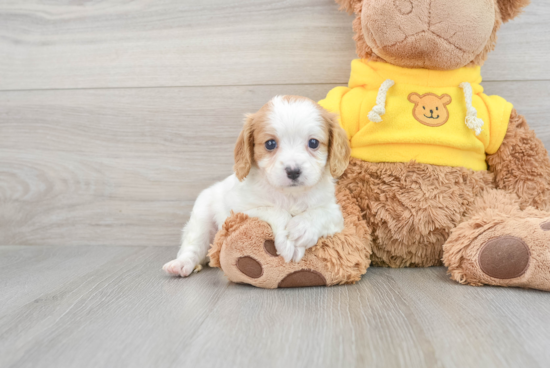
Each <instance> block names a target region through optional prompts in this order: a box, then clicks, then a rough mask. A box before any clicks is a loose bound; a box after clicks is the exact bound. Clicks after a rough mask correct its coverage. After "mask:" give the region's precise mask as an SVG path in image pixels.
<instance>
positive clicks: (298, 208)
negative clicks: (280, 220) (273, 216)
mask: <svg viewBox="0 0 550 368" xmlns="http://www.w3.org/2000/svg"><path fill="white" fill-rule="evenodd" d="M307 208H308V205H307V204H306V203H295V204H293V205H292V206H291V207H290V209H289V210H288V212H290V214H291V215H292V216H293V217H294V216H297V215H299V214H301V213H304V212H306V211H307Z"/></svg>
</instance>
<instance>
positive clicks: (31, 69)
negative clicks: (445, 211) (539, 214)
mask: <svg viewBox="0 0 550 368" xmlns="http://www.w3.org/2000/svg"><path fill="white" fill-rule="evenodd" d="M337 8H338V6H337V5H336V4H335V3H334V2H333V0H281V1H272V0H200V1H197V0H155V1H151V0H70V1H66V0H65V1H44V0H25V1H21V0H2V1H0V55H1V57H0V368H8V367H13V368H16V367H17V368H19V367H33V368H34V367H47V368H63V367H71V368H72V367H78V368H80V367H132V368H138V367H159V368H160V367H172V366H173V367H284V368H294V367H366V366H368V367H484V368H485V367H499V368H500V367H522V368H527V367H550V349H549V347H550V294H549V293H542V292H538V291H532V290H531V291H530V290H518V289H516V290H512V289H503V288H491V287H483V288H473V287H466V286H461V285H458V284H456V283H454V282H451V281H450V280H449V278H448V277H447V276H446V275H445V269H443V268H430V269H406V270H391V269H370V270H369V272H368V273H367V275H366V276H365V277H364V278H363V280H362V281H361V282H359V283H358V284H357V285H353V286H345V287H334V288H311V289H297V290H277V291H270V290H259V289H255V288H252V287H247V286H242V285H235V284H231V283H229V282H227V280H226V279H225V278H224V276H223V274H222V273H221V272H220V271H219V270H217V269H206V270H204V271H203V272H201V273H199V274H197V275H193V276H192V277H191V278H189V279H185V280H182V279H175V278H169V277H167V276H165V275H163V274H162V272H161V271H160V268H161V266H162V264H163V263H164V262H166V261H168V260H170V259H171V258H172V257H173V256H174V255H175V254H176V249H177V246H178V242H179V238H180V235H181V228H182V225H183V224H184V222H185V221H186V220H187V218H188V216H189V212H190V209H191V206H192V204H193V201H194V199H195V197H196V196H197V194H198V193H199V192H200V190H202V189H203V188H205V187H206V186H208V185H210V184H212V183H213V182H215V181H218V180H220V179H222V178H224V177H225V176H226V175H228V174H229V173H230V172H231V167H232V163H233V158H232V151H233V145H234V142H235V140H236V138H237V135H238V133H239V131H240V129H241V126H242V119H243V116H244V114H245V113H248V112H253V111H256V110H257V109H258V108H260V107H261V106H262V105H263V104H264V103H265V102H266V101H268V100H269V99H270V98H271V97H273V96H274V95H276V94H297V95H304V96H307V97H310V98H313V99H316V100H318V99H321V98H323V97H324V96H325V95H326V93H327V91H329V90H330V89H331V88H333V87H334V86H336V85H343V84H346V82H347V80H348V77H349V71H350V62H351V60H352V59H353V58H354V57H355V46H354V42H353V40H352V31H351V21H352V17H350V16H348V15H346V14H344V13H341V12H338V11H337ZM548 19H550V1H547V0H539V1H533V4H532V5H531V6H530V7H529V8H527V10H526V12H525V13H524V14H523V15H522V16H521V17H519V18H518V19H516V20H514V21H513V22H511V23H509V24H506V25H504V26H503V27H502V30H501V31H500V32H499V40H498V44H497V47H496V49H495V51H494V52H493V53H491V54H490V56H489V60H488V61H487V63H486V65H485V66H484V67H483V68H482V74H483V76H484V83H483V86H484V87H485V90H486V92H487V93H488V94H498V95H501V96H503V97H505V98H506V99H508V100H509V101H511V102H512V103H513V104H514V106H515V107H516V108H517V110H518V111H519V113H521V114H523V115H525V116H526V118H527V121H528V122H529V124H530V126H531V127H532V128H533V129H534V130H535V132H536V133H537V135H538V136H539V137H540V138H541V139H542V140H543V142H544V143H545V145H546V147H550V124H549V123H548V119H549V116H550V22H548Z"/></svg>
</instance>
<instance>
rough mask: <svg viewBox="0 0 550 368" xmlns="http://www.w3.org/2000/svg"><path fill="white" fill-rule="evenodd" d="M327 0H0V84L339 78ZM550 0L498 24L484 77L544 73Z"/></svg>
mask: <svg viewBox="0 0 550 368" xmlns="http://www.w3.org/2000/svg"><path fill="white" fill-rule="evenodd" d="M337 8H338V7H337V5H336V4H335V3H334V2H333V0H293V1H278V2H273V1H268V0H255V1H250V0H231V1H229V2H228V1H227V0H207V1H192V0H185V1H181V0H158V1H148V0H135V1H127V0H116V1H72V2H44V1H42V0H28V1H24V2H22V1H18V0H5V1H2V2H0V55H2V58H0V90H14V89H55V88H99V87H112V88H119V87H146V86H149V87H150V86H153V87H157V86H207V85H257V84H311V83H332V84H335V83H345V82H346V81H347V80H348V77H349V65H350V61H351V60H352V59H353V58H354V57H355V45H354V42H353V41H352V30H351V21H352V17H350V16H348V15H346V14H344V13H340V12H338V11H337ZM549 17H550V2H548V1H536V2H533V4H532V5H531V6H530V7H529V8H528V9H527V11H526V12H525V14H524V15H522V16H521V17H520V18H518V19H517V20H515V21H514V22H512V23H510V24H507V25H505V26H504V27H503V29H502V31H501V33H500V37H499V44H498V45H497V48H496V51H495V52H493V53H492V54H491V56H490V60H489V62H488V63H487V65H486V67H485V71H484V75H485V78H486V80H488V81H490V80H497V81H502V80H526V79H529V80H548V75H549V73H550V64H549V63H548V62H547V61H548V59H549V58H550V24H549V23H548V22H547V19H548V18H549Z"/></svg>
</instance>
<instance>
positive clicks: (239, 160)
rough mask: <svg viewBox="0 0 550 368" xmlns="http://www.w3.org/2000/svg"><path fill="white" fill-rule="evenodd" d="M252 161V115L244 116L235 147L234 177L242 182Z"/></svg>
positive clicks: (248, 171)
mask: <svg viewBox="0 0 550 368" xmlns="http://www.w3.org/2000/svg"><path fill="white" fill-rule="evenodd" d="M253 161H254V114H249V115H246V120H245V122H244V127H243V130H242V131H241V134H239V138H238V139H237V144H236V145H235V165H234V166H233V170H235V175H236V176H237V179H239V181H243V180H244V179H245V178H246V177H247V176H248V173H250V169H251V168H252V163H253Z"/></svg>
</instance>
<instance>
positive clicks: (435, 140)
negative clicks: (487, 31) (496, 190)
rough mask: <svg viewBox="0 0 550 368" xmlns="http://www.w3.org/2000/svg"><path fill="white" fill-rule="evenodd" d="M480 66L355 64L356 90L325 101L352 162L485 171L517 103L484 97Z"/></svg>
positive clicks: (347, 89) (353, 81) (333, 92)
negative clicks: (346, 140) (342, 133)
mask: <svg viewBox="0 0 550 368" xmlns="http://www.w3.org/2000/svg"><path fill="white" fill-rule="evenodd" d="M480 83H481V74H480V68H479V67H473V68H472V67H465V68H461V69H457V70H451V71H438V70H428V69H406V68H401V67H398V66H394V65H391V64H387V63H382V62H373V61H366V60H354V61H353V62H352V64H351V77H350V81H349V87H336V88H334V89H332V90H331V91H330V92H329V93H328V95H327V97H326V98H325V99H324V100H322V101H320V102H319V103H320V104H321V106H323V107H324V108H326V109H327V110H329V111H331V112H335V113H338V114H340V123H341V125H342V127H343V128H344V129H345V130H346V132H347V134H348V138H349V140H350V144H351V149H352V151H351V152H352V154H351V155H352V157H356V158H359V159H361V160H364V161H369V162H408V161H411V160H415V161H416V162H420V163H425V164H432V165H444V166H462V167H466V168H469V169H472V170H486V169H487V164H486V161H485V159H486V156H485V155H486V153H487V154H492V153H495V152H496V151H497V150H498V148H499V147H500V145H501V144H502V141H503V139H504V136H505V134H506V130H507V129H508V122H509V120H510V114H511V113H512V108H513V106H512V104H510V103H509V102H507V101H505V100H504V99H503V98H501V97H499V96H487V95H485V94H484V93H483V87H481V85H480Z"/></svg>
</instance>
